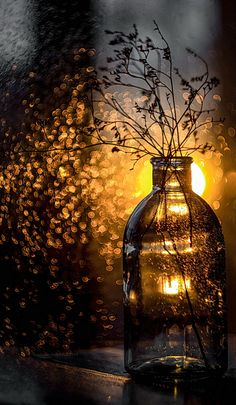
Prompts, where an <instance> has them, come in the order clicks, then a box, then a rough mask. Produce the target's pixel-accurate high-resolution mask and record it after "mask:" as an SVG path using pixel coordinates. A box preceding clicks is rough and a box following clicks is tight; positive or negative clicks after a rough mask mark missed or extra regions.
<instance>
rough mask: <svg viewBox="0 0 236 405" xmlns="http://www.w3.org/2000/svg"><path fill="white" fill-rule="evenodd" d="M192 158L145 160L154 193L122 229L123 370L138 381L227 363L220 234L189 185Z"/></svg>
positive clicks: (213, 370) (187, 375)
mask: <svg viewBox="0 0 236 405" xmlns="http://www.w3.org/2000/svg"><path fill="white" fill-rule="evenodd" d="M191 162H192V158H190V157H176V158H172V159H171V160H165V159H161V158H152V159H151V163H152V165H153V190H152V192H151V193H150V194H149V195H148V196H147V197H146V198H145V199H144V200H143V201H141V202H140V204H139V205H138V206H137V207H136V208H135V210H134V212H133V213H132V215H131V216H130V218H129V220H128V223H127V225H126V229H125V234H124V247H123V260H124V328H125V331H124V333H125V368H126V370H127V371H128V372H129V373H130V374H131V375H133V376H134V377H136V378H141V379H142V381H145V380H147V381H148V382H150V381H152V380H161V381H179V380H180V381H181V380H183V381H185V380H194V379H198V378H206V377H209V376H211V375H214V376H215V375H220V374H222V373H223V372H224V371H225V370H226V368H227V328H226V309H225V246H224V238H223V234H222V229H221V225H220V223H219V221H218V219H217V217H216V215H215V213H214V212H213V210H212V209H211V208H210V206H209V205H208V204H207V203H206V202H205V201H204V200H203V199H202V198H201V197H200V196H198V195H197V194H195V193H194V192H193V191H192V189H191Z"/></svg>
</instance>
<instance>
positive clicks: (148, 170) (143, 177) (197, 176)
mask: <svg viewBox="0 0 236 405" xmlns="http://www.w3.org/2000/svg"><path fill="white" fill-rule="evenodd" d="M191 170H192V189H193V191H194V192H195V193H196V194H198V195H202V194H203V193H204V190H205V188H206V179H205V176H204V174H203V171H202V169H201V168H200V167H199V165H197V164H196V163H195V162H194V163H192V165H191ZM151 189H152V165H151V163H150V162H149V161H148V160H147V161H145V162H144V168H143V169H142V170H141V171H140V174H139V176H138V190H139V193H140V190H141V193H142V195H143V196H145V195H147V194H148V193H150V191H151Z"/></svg>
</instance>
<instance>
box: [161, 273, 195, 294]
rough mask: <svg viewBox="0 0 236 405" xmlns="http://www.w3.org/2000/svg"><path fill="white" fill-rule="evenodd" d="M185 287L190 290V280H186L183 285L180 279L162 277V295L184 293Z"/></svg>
mask: <svg viewBox="0 0 236 405" xmlns="http://www.w3.org/2000/svg"><path fill="white" fill-rule="evenodd" d="M185 286H186V288H187V289H188V290H190V279H189V278H186V279H185V283H184V280H183V279H182V278H181V277H178V276H177V277H163V294H168V295H176V294H180V293H183V292H184V291H185Z"/></svg>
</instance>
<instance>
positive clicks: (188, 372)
mask: <svg viewBox="0 0 236 405" xmlns="http://www.w3.org/2000/svg"><path fill="white" fill-rule="evenodd" d="M126 370H127V371H128V373H129V374H130V375H131V376H132V377H133V378H134V379H136V380H139V381H142V382H144V383H149V384H150V383H155V382H164V383H184V382H193V381H198V380H205V379H209V378H212V377H213V376H217V375H218V376H219V375H220V374H221V373H220V370H218V371H216V370H213V369H209V368H207V367H206V365H205V363H204V361H203V360H200V359H196V358H192V357H188V358H186V357H184V356H166V357H162V358H160V357H158V358H153V359H151V360H147V361H135V362H132V363H130V364H129V365H128V367H126Z"/></svg>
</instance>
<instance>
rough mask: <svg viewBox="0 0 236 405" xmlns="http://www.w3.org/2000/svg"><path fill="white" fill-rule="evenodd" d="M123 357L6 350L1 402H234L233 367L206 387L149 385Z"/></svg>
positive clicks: (0, 372) (117, 351)
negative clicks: (137, 379) (132, 375)
mask: <svg viewBox="0 0 236 405" xmlns="http://www.w3.org/2000/svg"><path fill="white" fill-rule="evenodd" d="M122 357H123V356H122V349H121V348H119V347H118V348H103V349H93V350H82V351H80V352H78V353H77V354H73V355H63V354H58V355H40V356H38V357H29V358H26V359H22V358H19V356H17V355H16V354H14V353H12V352H9V353H5V354H4V355H1V356H0V404H17V405H18V404H27V405H28V404H29V405H43V404H70V403H72V404H78V405H81V404H89V405H90V404H92V405H93V404H96V405H106V404H109V405H131V404H133V405H149V404H150V405H152V404H155V405H169V404H175V405H180V404H181V405H182V404H185V405H228V404H230V405H234V404H235V401H234V399H233V398H235V396H236V377H235V376H236V373H235V369H231V372H230V373H229V374H230V375H231V376H230V377H229V376H228V377H227V378H224V379H221V380H220V381H213V382H211V383H208V384H206V385H203V384H202V383H201V384H199V385H196V386H193V385H191V386H186V387H176V386H175V387H167V386H164V385H163V386H159V387H157V386H156V387H148V386H145V385H140V384H137V383H135V382H133V381H132V380H131V378H130V377H129V376H128V374H126V373H125V372H124V371H123V364H122ZM64 363H66V364H64Z"/></svg>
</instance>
